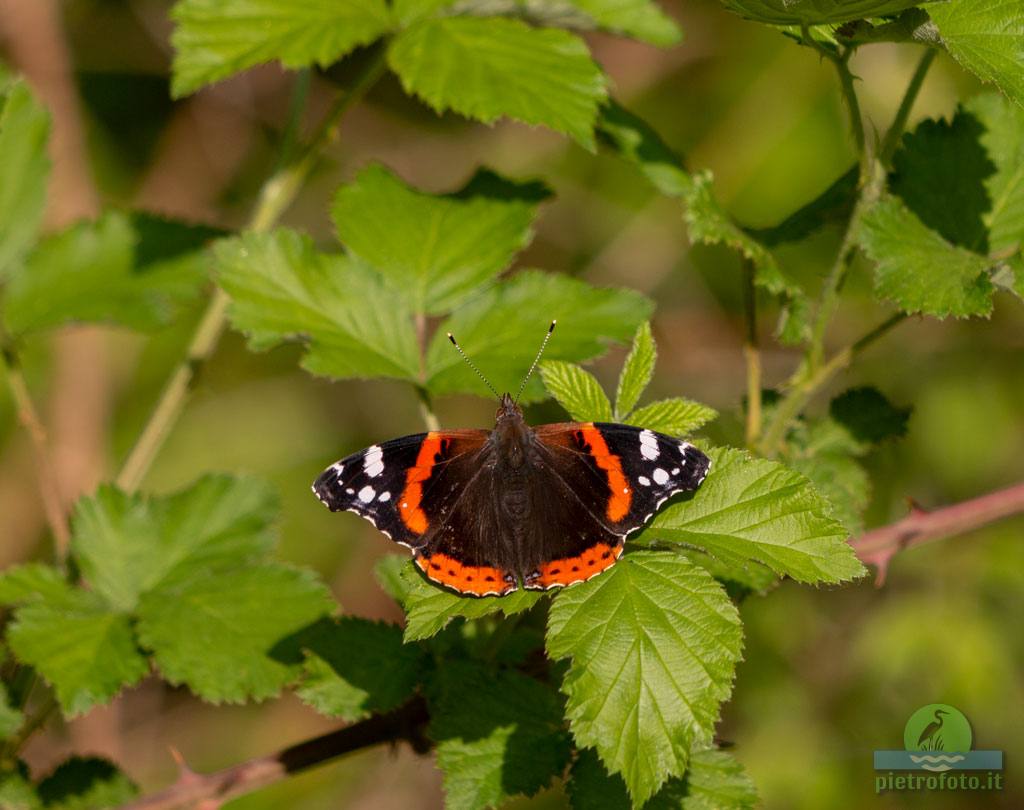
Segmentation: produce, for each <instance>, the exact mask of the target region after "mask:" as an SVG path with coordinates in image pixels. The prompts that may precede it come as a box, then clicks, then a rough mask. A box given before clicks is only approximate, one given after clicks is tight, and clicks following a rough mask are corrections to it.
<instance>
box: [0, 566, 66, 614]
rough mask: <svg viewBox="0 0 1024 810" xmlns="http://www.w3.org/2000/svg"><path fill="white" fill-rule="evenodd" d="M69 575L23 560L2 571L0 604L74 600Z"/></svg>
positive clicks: (0, 577)
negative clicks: (23, 561)
mask: <svg viewBox="0 0 1024 810" xmlns="http://www.w3.org/2000/svg"><path fill="white" fill-rule="evenodd" d="M72 594H73V590H72V588H71V585H70V584H68V581H67V578H66V577H65V576H64V575H63V574H62V573H61V572H60V571H58V570H57V569H56V568H54V567H53V566H52V565H45V564H43V563H24V564H23V565H15V566H12V567H11V568H7V569H5V570H4V571H3V572H2V573H0V605H23V604H27V603H29V602H49V603H50V604H57V603H59V602H61V601H64V600H67V601H68V602H69V603H70V602H71V601H73V597H72Z"/></svg>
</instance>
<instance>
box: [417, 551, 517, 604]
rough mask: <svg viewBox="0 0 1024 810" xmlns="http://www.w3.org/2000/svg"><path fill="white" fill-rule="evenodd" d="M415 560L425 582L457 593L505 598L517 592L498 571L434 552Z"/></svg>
mask: <svg viewBox="0 0 1024 810" xmlns="http://www.w3.org/2000/svg"><path fill="white" fill-rule="evenodd" d="M415 559H416V565H417V566H419V568H420V570H421V571H423V573H424V574H426V575H427V578H428V579H432V580H434V582H440V583H441V584H442V585H447V586H448V587H449V588H451V589H452V590H455V591H458V592H459V593H468V594H472V595H473V596H490V595H501V594H506V593H508V592H509V591H514V590H515V589H516V584H515V582H514V581H513V582H508V581H506V579H505V572H504V571H502V570H501V569H500V568H491V567H490V566H486V565H463V564H462V563H460V562H459V561H458V560H456V559H455V558H454V557H449V556H448V555H447V554H441V553H439V552H434V553H433V554H431V555H430V556H429V557H427V556H425V555H422V554H417V555H416V558H415Z"/></svg>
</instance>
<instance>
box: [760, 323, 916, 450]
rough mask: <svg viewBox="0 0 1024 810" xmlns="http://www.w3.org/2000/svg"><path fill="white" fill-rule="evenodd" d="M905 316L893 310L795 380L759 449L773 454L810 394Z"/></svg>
mask: <svg viewBox="0 0 1024 810" xmlns="http://www.w3.org/2000/svg"><path fill="white" fill-rule="evenodd" d="M906 318H907V316H906V315H905V314H904V313H902V312H898V313H896V314H895V315H893V316H892V317H890V318H889V319H887V320H885V321H883V322H882V323H881V324H879V325H878V326H876V327H875V328H874V329H872V330H871V331H870V332H868V333H867V334H866V335H864V336H863V337H861V338H860V339H859V340H857V341H855V342H854V343H851V344H850V345H849V346H847V347H846V348H845V349H842V350H840V351H838V352H836V353H835V354H834V355H832V357H831V358H830V359H829V361H828V362H827V363H825V364H824V365H823V366H821V367H820V368H819V369H817V371H815V372H814V373H812V374H809V375H807V376H805V377H803V378H802V379H801V380H800V381H799V382H797V383H795V384H794V385H793V387H792V388H791V389H790V390H789V392H788V393H787V394H786V396H784V397H783V398H782V401H781V402H779V405H778V407H777V408H776V409H775V415H774V416H773V418H772V420H771V422H770V423H769V425H768V428H767V429H766V430H765V433H764V438H763V439H762V441H761V453H762V454H763V455H765V456H769V457H770V456H773V455H775V453H776V452H777V451H778V449H779V446H780V445H781V444H782V441H783V439H785V437H786V430H787V429H788V428H789V426H790V424H791V423H792V421H793V420H794V419H796V417H797V416H798V415H799V414H800V412H801V411H802V410H803V409H804V407H806V405H807V403H808V402H810V400H811V398H812V397H814V395H815V394H816V393H818V391H820V390H821V389H822V388H823V387H824V386H825V385H826V384H827V383H828V382H829V381H831V379H832V378H833V377H835V376H836V375H837V374H838V373H839V372H840V371H842V370H843V369H845V368H847V367H848V366H849V365H850V363H851V362H853V359H854V357H856V356H857V355H858V354H860V353H861V352H862V351H863V350H864V349H866V348H867V347H868V346H870V345H871V344H872V343H874V342H875V341H876V340H878V338H880V337H882V335H884V334H886V333H887V332H888V331H889V330H890V329H892V328H893V327H894V326H896V325H897V324H899V323H902V322H903V321H904V320H906Z"/></svg>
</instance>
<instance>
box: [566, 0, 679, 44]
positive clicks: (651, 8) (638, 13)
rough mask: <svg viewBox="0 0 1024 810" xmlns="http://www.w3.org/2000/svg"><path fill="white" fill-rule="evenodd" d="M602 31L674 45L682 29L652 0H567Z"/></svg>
mask: <svg viewBox="0 0 1024 810" xmlns="http://www.w3.org/2000/svg"><path fill="white" fill-rule="evenodd" d="M569 2H570V3H571V4H572V5H573V6H575V7H576V8H578V9H580V10H581V11H583V12H585V13H586V14H587V16H588V17H590V18H591V19H592V20H593V21H594V23H595V24H596V25H597V26H598V27H599V28H603V29H605V30H606V31H612V32H615V33H620V34H625V35H626V36H630V37H633V38H634V39H640V40H643V41H644V42H650V43H651V44H652V45H662V46H665V45H674V44H675V43H677V42H678V41H679V40H680V39H682V32H681V31H680V30H679V26H677V25H676V24H675V22H674V21H673V20H672V18H671V17H669V16H668V15H667V14H665V13H664V12H663V11H662V10H661V9H660V8H659V7H658V4H657V3H655V2H652V0H569Z"/></svg>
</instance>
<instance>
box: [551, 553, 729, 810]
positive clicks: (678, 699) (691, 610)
mask: <svg viewBox="0 0 1024 810" xmlns="http://www.w3.org/2000/svg"><path fill="white" fill-rule="evenodd" d="M741 638H742V628H741V625H740V619H739V615H738V613H737V612H736V608H735V607H734V606H733V604H732V602H730V601H729V599H728V597H727V596H726V595H725V592H724V591H723V590H722V588H721V586H720V585H719V584H718V583H717V582H715V580H714V579H712V578H711V575H710V574H708V573H707V572H706V571H704V570H703V569H702V568H699V567H697V566H695V565H693V564H692V563H690V562H689V561H688V560H686V559H685V558H682V557H679V556H678V555H675V554H672V553H669V552H643V551H640V552H632V553H629V554H626V555H625V556H624V557H623V558H622V559H621V560H620V561H619V563H618V564H617V565H615V566H613V567H612V568H611V569H610V570H609V571H608V572H607V573H605V574H604V575H602V576H600V577H596V578H594V579H592V580H590V581H589V582H585V583H583V584H581V585H577V586H575V587H572V588H566V589H565V590H563V591H560V592H559V593H558V595H557V596H556V597H555V599H554V600H553V601H552V603H551V610H550V613H549V619H548V635H547V648H548V654H549V655H550V656H551V657H552V658H555V659H559V658H570V659H571V663H570V666H569V671H568V673H567V674H566V676H565V680H564V681H563V683H562V691H563V692H565V694H566V695H567V696H568V699H569V700H568V705H567V709H566V716H567V717H568V718H569V722H570V727H571V728H572V732H573V736H574V737H575V739H576V743H577V745H578V746H580V747H593V748H596V749H597V752H598V754H599V755H600V757H601V759H602V760H603V762H604V764H605V765H606V766H607V767H608V769H609V771H610V772H612V773H621V774H622V776H623V779H624V780H625V782H626V785H627V787H628V789H629V793H630V795H631V796H632V798H633V801H634V802H635V803H636V804H643V803H644V802H645V801H646V800H647V799H648V798H650V797H651V796H653V795H654V794H655V793H657V791H658V790H659V788H661V786H662V785H663V784H664V783H665V781H666V780H667V779H669V778H670V777H672V776H680V775H682V774H683V772H684V771H685V770H686V768H687V763H688V760H689V752H690V748H691V747H692V746H694V745H695V744H697V745H699V744H702V743H703V744H707V743H710V742H711V738H712V736H713V734H714V727H715V724H716V723H717V721H718V712H719V707H720V705H721V703H722V701H724V700H725V699H726V698H727V697H728V696H729V693H730V691H731V690H732V679H733V672H734V669H735V666H736V662H737V661H738V660H739V657H740V647H741Z"/></svg>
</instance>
